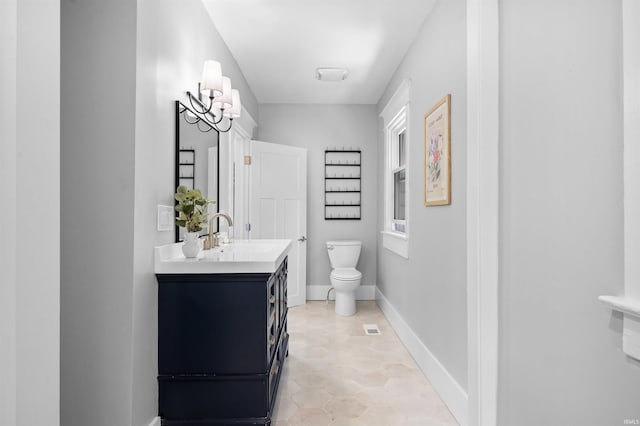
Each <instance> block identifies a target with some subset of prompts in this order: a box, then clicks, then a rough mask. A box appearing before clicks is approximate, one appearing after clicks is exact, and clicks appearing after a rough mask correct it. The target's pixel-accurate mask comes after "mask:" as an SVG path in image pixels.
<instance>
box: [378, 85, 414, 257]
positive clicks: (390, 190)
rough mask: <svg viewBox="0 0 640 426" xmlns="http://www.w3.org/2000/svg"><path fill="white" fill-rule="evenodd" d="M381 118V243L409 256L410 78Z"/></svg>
mask: <svg viewBox="0 0 640 426" xmlns="http://www.w3.org/2000/svg"><path fill="white" fill-rule="evenodd" d="M380 115H381V117H382V118H383V120H384V132H385V135H384V143H385V150H384V152H385V162H384V164H385V170H384V204H385V205H384V229H383V230H382V242H383V244H382V245H383V247H385V248H386V249H389V250H391V251H393V252H395V253H396V254H398V255H400V256H402V257H405V258H408V257H409V251H408V245H409V167H410V165H409V163H410V158H409V157H410V154H409V152H410V151H409V150H410V147H411V146H410V134H409V82H408V81H404V82H403V83H402V84H401V86H400V88H399V89H398V90H397V91H396V93H395V94H394V95H393V97H392V98H391V100H390V101H389V103H388V104H387V106H386V107H385V108H384V110H383V111H382V113H381V114H380Z"/></svg>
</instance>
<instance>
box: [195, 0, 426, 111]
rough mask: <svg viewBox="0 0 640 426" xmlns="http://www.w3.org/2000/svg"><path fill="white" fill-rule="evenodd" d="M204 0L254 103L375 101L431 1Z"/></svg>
mask: <svg viewBox="0 0 640 426" xmlns="http://www.w3.org/2000/svg"><path fill="white" fill-rule="evenodd" d="M202 1H203V3H204V5H205V7H206V8H207V11H208V12H209V15H210V16H211V19H212V20H213V23H214V25H215V26H216V28H217V29H218V32H219V33H220V35H221V36H222V38H223V39H224V41H225V42H226V44H227V46H228V47H229V50H230V51H231V53H232V54H233V56H234V57H235V59H236V61H237V62H238V65H239V66H240V69H241V70H242V72H243V74H244V76H245V78H246V79H247V82H248V83H249V86H251V89H252V90H253V92H254V94H255V95H256V98H257V99H258V102H259V103H321V104H375V103H377V102H378V100H379V99H380V96H382V93H383V91H384V89H385V87H386V86H387V84H388V83H389V80H390V79H391V77H392V75H393V73H394V71H395V70H396V68H397V67H398V65H399V64H400V61H401V60H402V58H403V57H404V55H405V53H406V51H407V49H408V48H409V46H410V45H411V42H412V41H413V39H414V38H415V36H416V35H417V33H418V30H419V29H420V26H421V25H422V23H423V22H424V20H425V18H426V16H427V14H428V13H429V12H430V11H431V9H432V8H433V5H434V4H435V1H436V0H322V1H321V0H202ZM212 59H215V58H212ZM223 66H224V64H223ZM320 67H327V68H335V67H340V68H347V69H348V70H349V73H348V77H347V79H346V80H344V81H339V82H326V81H319V80H317V79H316V78H315V74H316V69H317V68H320Z"/></svg>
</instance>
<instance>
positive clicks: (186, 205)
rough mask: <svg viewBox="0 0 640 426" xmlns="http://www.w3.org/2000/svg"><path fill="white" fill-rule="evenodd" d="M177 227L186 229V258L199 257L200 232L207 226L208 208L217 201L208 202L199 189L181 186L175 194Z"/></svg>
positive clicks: (184, 251) (183, 249) (184, 247)
mask: <svg viewBox="0 0 640 426" xmlns="http://www.w3.org/2000/svg"><path fill="white" fill-rule="evenodd" d="M175 198H176V201H177V202H178V204H177V205H176V211H177V212H178V217H176V225H178V226H179V227H181V228H184V229H185V231H186V232H185V234H184V244H183V246H182V252H183V253H184V256H185V257H189V258H192V257H197V256H198V253H200V241H198V238H199V234H198V233H199V232H200V231H202V228H204V227H205V226H206V225H207V206H208V205H209V204H214V203H215V201H212V200H207V199H205V198H204V197H203V196H202V192H200V190H199V189H187V187H186V186H183V185H180V186H179V187H178V189H177V190H176V194H175Z"/></svg>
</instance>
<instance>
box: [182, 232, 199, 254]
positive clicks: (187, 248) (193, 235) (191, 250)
mask: <svg viewBox="0 0 640 426" xmlns="http://www.w3.org/2000/svg"><path fill="white" fill-rule="evenodd" d="M200 249H201V247H200V238H199V235H198V233H197V232H185V234H184V244H183V245H182V253H184V257H186V258H194V257H198V254H199V253H200Z"/></svg>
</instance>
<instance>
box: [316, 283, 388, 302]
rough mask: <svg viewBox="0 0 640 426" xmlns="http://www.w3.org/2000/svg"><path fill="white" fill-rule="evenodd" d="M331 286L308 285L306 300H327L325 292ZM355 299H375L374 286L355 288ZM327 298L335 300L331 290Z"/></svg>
mask: <svg viewBox="0 0 640 426" xmlns="http://www.w3.org/2000/svg"><path fill="white" fill-rule="evenodd" d="M330 288H331V286H330V285H308V286H307V300H327V292H328V291H329V289H330ZM356 299H357V300H376V286H374V285H361V286H360V287H358V289H357V290H356ZM329 300H335V294H334V292H333V291H332V292H331V294H330V295H329Z"/></svg>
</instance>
